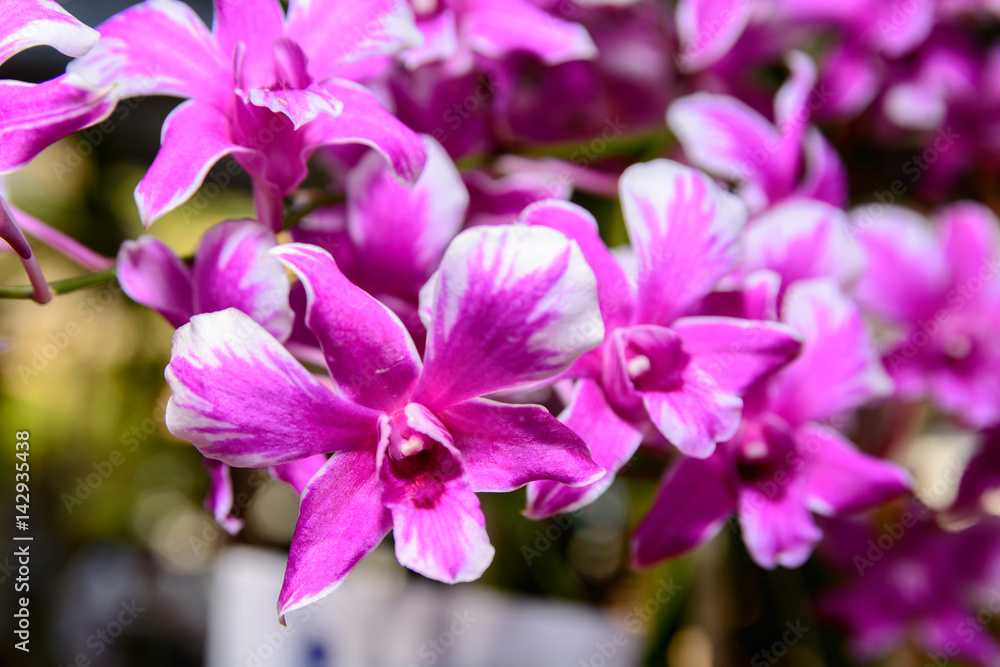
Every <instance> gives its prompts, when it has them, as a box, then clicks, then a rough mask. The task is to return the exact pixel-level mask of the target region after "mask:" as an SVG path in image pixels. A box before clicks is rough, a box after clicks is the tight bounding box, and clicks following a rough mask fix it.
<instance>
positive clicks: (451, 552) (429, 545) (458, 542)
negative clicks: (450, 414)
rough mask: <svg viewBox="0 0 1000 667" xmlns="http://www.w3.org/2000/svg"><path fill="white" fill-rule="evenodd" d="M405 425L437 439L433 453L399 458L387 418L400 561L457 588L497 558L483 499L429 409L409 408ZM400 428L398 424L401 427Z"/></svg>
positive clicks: (384, 469) (385, 458)
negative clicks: (475, 491) (474, 490)
mask: <svg viewBox="0 0 1000 667" xmlns="http://www.w3.org/2000/svg"><path fill="white" fill-rule="evenodd" d="M405 420H406V425H407V427H408V428H409V429H410V430H413V431H418V432H420V433H423V435H425V436H428V437H429V438H430V439H431V440H433V441H434V442H433V444H432V445H431V447H430V449H426V450H423V451H420V452H418V453H416V454H413V455H404V457H403V458H402V459H400V458H399V457H398V454H399V452H398V451H397V452H395V455H394V452H393V448H392V446H391V444H390V443H391V442H392V437H393V434H392V433H391V428H392V427H391V426H390V421H389V419H388V418H387V417H385V416H383V418H382V419H381V421H380V426H381V429H382V435H381V441H380V443H379V463H378V466H379V479H380V482H381V488H382V498H383V502H384V503H385V506H386V507H387V508H388V509H389V510H390V511H391V512H392V521H393V538H394V540H395V542H396V559H397V560H398V561H399V563H400V564H401V565H403V566H405V567H408V568H410V569H411V570H413V571H415V572H418V573H420V574H422V575H424V576H425V577H429V578H431V579H436V580H438V581H443V582H445V583H449V584H453V583H458V582H463V581H473V580H475V579H478V578H479V577H480V576H481V575H482V573H483V572H484V571H485V570H486V568H487V567H489V564H490V562H491V561H492V560H493V554H494V549H493V547H492V546H491V545H490V541H489V537H488V536H487V535H486V521H485V519H484V517H483V512H482V510H481V509H480V507H479V499H478V498H476V494H475V493H474V492H473V490H472V486H471V484H470V483H469V480H468V479H467V478H466V477H465V475H464V474H463V471H464V465H463V460H462V456H461V454H460V453H459V452H458V451H457V450H456V449H455V448H454V446H453V444H452V441H451V440H452V437H451V435H450V434H449V433H448V431H447V430H446V429H445V427H444V426H443V424H442V423H441V422H440V421H439V420H438V419H437V417H435V416H434V414H433V413H431V412H430V411H429V410H427V408H425V407H423V406H421V405H417V404H410V405H408V406H407V407H406V410H405ZM396 426H397V427H398V424H396Z"/></svg>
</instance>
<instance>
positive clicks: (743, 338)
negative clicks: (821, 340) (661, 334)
mask: <svg viewBox="0 0 1000 667" xmlns="http://www.w3.org/2000/svg"><path fill="white" fill-rule="evenodd" d="M671 328H672V329H673V330H674V331H675V332H676V333H677V335H678V336H680V339H681V342H682V344H683V346H684V351H685V352H687V353H688V354H689V355H691V363H692V364H695V365H696V366H697V367H698V368H700V369H702V370H704V371H705V372H706V373H708V374H709V375H710V376H711V377H712V379H713V380H715V383H716V384H717V385H718V386H719V388H720V389H722V390H724V391H727V392H730V393H733V394H742V393H743V392H745V391H746V390H747V389H749V388H750V386H751V385H752V384H754V383H755V382H757V381H758V380H760V379H761V378H763V377H766V376H767V375H769V374H771V373H773V372H774V371H776V370H778V369H779V368H781V367H782V366H784V365H785V364H787V363H788V362H789V361H791V360H792V359H794V358H795V357H796V356H798V354H799V352H800V351H801V350H802V337H801V336H800V335H799V334H798V333H797V332H796V331H795V330H794V329H792V328H791V327H788V326H786V325H783V324H778V323H777V322H763V321H750V320H740V319H736V318H729V317H685V318H682V319H680V320H677V321H676V322H675V323H674V324H673V326H672V327H671Z"/></svg>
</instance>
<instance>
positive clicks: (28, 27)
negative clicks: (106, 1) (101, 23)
mask: <svg viewBox="0 0 1000 667" xmlns="http://www.w3.org/2000/svg"><path fill="white" fill-rule="evenodd" d="M0 35H3V41H2V42H0V63H2V62H4V61H6V60H7V59H8V58H10V57H11V56H12V55H14V54H15V53H19V52H21V51H23V50H25V49H28V48H31V47H32V46H43V45H46V46H51V47H53V48H54V49H56V50H58V51H59V52H60V53H64V54H66V55H67V56H73V57H77V56H82V55H83V54H85V53H86V52H87V51H89V50H90V48H91V47H92V46H94V44H96V43H97V39H98V37H100V35H99V34H98V33H97V31H96V30H94V29H93V28H90V27H88V26H85V25H84V24H83V23H80V21H78V20H77V19H76V18H74V17H73V16H72V15H71V14H70V13H69V12H67V11H66V10H65V9H63V8H62V7H60V6H59V4H58V3H57V2H55V1H54V0H21V1H20V2H16V3H9V4H8V5H6V6H5V7H4V11H3V15H2V16H0Z"/></svg>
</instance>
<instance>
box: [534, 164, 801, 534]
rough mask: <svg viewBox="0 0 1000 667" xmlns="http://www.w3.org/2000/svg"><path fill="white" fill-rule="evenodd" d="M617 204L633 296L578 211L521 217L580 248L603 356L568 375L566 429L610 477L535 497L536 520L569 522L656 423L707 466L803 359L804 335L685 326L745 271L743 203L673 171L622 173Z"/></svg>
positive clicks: (551, 206) (698, 320) (696, 176)
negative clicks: (740, 264)
mask: <svg viewBox="0 0 1000 667" xmlns="http://www.w3.org/2000/svg"><path fill="white" fill-rule="evenodd" d="M621 199H622V208H623V210H624V214H625V224H626V226H627V227H628V231H629V236H630V237H631V239H632V244H633V247H634V250H635V254H636V256H637V260H638V276H637V281H636V283H637V284H636V288H633V286H632V284H631V283H630V281H629V279H628V278H627V277H626V274H625V272H624V271H623V269H622V268H621V267H620V266H619V265H618V263H617V262H616V261H615V259H614V258H613V257H612V255H611V253H610V252H609V251H608V250H607V248H606V247H605V245H604V244H603V242H602V241H601V239H600V237H599V236H598V234H597V225H596V223H595V221H594V219H593V218H592V217H591V216H590V215H589V214H588V213H587V212H586V211H584V210H583V209H580V208H578V207H576V206H573V205H571V204H566V203H561V202H551V203H549V202H543V203H540V204H536V205H534V206H532V207H530V208H529V209H528V210H527V211H526V212H525V214H524V218H525V220H526V221H528V222H529V223H530V224H536V225H545V226H549V227H552V228H554V229H558V230H560V231H562V232H564V233H565V234H566V235H567V236H569V237H570V238H572V239H574V240H575V241H576V242H577V243H579V244H580V247H581V248H582V249H583V253H584V255H585V256H586V257H587V261H588V262H589V263H590V265H591V267H592V268H593V269H594V273H595V274H596V275H597V280H598V291H599V295H600V300H601V315H602V317H603V323H604V330H605V337H604V345H603V346H602V347H601V348H599V349H598V350H595V351H593V352H590V353H588V354H587V355H585V356H584V357H583V358H582V359H581V361H580V362H579V363H578V364H577V365H576V367H575V368H574V369H573V371H572V372H571V373H570V375H573V376H576V377H579V378H581V379H580V381H579V383H578V385H577V388H576V392H575V395H574V397H573V398H572V400H571V402H570V404H569V406H568V407H567V409H566V413H565V414H564V415H563V419H564V421H565V423H566V424H567V425H569V426H570V428H572V429H573V430H574V431H575V432H576V433H578V434H579V435H580V436H581V437H582V438H583V439H584V440H585V441H586V442H587V444H588V445H590V447H591V450H592V451H593V453H594V460H595V461H597V462H598V463H599V464H600V465H602V466H604V467H605V468H606V469H607V470H609V471H610V472H609V474H608V476H607V477H605V478H604V479H602V480H601V481H600V482H599V483H598V484H596V485H593V486H590V487H587V488H570V487H566V486H564V485H559V484H556V483H553V482H538V483H535V484H532V485H530V486H529V488H528V510H527V514H528V516H531V517H544V516H549V515H551V514H555V513H557V512H565V511H571V510H573V509H575V508H577V507H581V506H583V505H585V504H587V503H589V502H591V501H592V500H593V499H594V498H596V497H597V496H598V495H600V494H601V493H602V492H603V491H604V490H605V489H606V488H607V486H608V485H609V484H610V480H609V478H610V477H611V473H613V472H615V471H617V470H618V469H620V468H621V467H622V466H623V465H624V464H625V462H626V461H628V460H629V458H631V456H632V454H633V453H634V452H635V450H636V448H638V446H639V444H640V443H641V441H642V439H643V437H644V435H645V433H646V427H647V425H648V424H649V423H650V422H651V423H652V425H653V427H655V429H656V430H657V431H658V432H659V433H660V434H661V435H662V436H663V437H665V438H666V439H667V440H668V441H669V442H670V443H672V444H673V445H674V446H676V447H677V449H679V450H680V451H681V452H682V453H684V454H685V455H688V456H693V457H697V458H705V457H708V456H710V455H711V454H712V452H713V451H714V450H715V447H716V443H718V442H724V441H726V440H729V439H730V438H732V437H733V436H734V435H735V434H736V430H737V428H738V427H739V424H740V412H741V409H742V405H743V403H742V400H741V399H740V395H741V394H742V392H743V391H744V390H745V389H746V388H748V387H749V386H750V385H751V384H752V383H753V382H755V381H756V380H757V379H758V378H760V377H762V376H764V375H766V374H767V373H770V372H772V371H774V370H775V369H777V368H779V367H781V366H782V365H784V364H786V363H787V362H788V361H789V360H791V359H792V358H794V357H795V355H796V354H798V352H799V348H800V342H799V337H798V335H797V334H796V333H795V332H794V331H792V330H791V329H790V328H788V327H787V326H785V325H783V324H778V323H771V322H759V323H752V322H748V321H745V320H737V319H732V318H725V317H685V314H686V313H687V311H689V309H691V308H692V306H694V305H695V304H696V303H697V302H698V301H699V300H700V299H701V298H702V297H704V296H705V295H706V294H707V293H708V292H709V291H710V290H711V289H712V288H713V287H714V286H715V285H716V283H717V282H718V281H719V280H720V279H721V278H722V277H723V276H725V275H727V274H728V273H729V272H730V271H731V270H732V269H733V267H734V266H735V265H736V262H737V261H738V259H739V242H740V239H741V236H742V232H743V225H744V223H745V221H746V208H745V207H744V206H743V204H742V202H740V200H739V199H737V198H736V197H734V196H732V195H730V194H729V193H727V192H725V191H723V190H721V189H719V188H718V187H717V186H716V185H715V183H714V182H712V180H711V179H709V178H708V177H707V176H705V175H704V174H702V173H700V172H697V171H695V170H693V169H690V168H687V167H684V166H682V165H680V164H677V163H675V162H670V161H668V160H657V161H654V162H650V163H646V164H638V165H633V166H631V167H629V168H628V169H626V170H625V173H624V174H623V175H622V178H621Z"/></svg>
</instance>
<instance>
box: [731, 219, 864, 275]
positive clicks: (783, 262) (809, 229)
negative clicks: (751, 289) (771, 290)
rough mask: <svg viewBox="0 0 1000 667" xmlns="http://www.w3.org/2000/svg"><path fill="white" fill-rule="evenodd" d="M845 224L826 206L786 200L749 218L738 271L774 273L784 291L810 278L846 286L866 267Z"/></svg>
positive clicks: (845, 222)
mask: <svg viewBox="0 0 1000 667" xmlns="http://www.w3.org/2000/svg"><path fill="white" fill-rule="evenodd" d="M848 224H849V223H848V219H847V214H846V213H844V212H843V211H842V210H841V209H839V208H836V207H834V206H831V205H830V204H825V203H823V202H819V201H812V200H809V199H791V200H786V201H784V202H782V203H779V204H777V205H776V206H773V207H772V208H770V209H768V210H767V211H765V212H764V213H762V214H761V215H759V216H757V217H756V218H754V221H753V224H752V225H751V226H750V228H749V230H748V231H747V235H746V245H745V248H746V250H745V257H744V260H743V268H744V270H746V271H757V270H761V269H767V270H771V271H774V272H776V273H778V274H779V275H780V276H781V278H782V283H783V285H784V287H787V286H788V285H790V284H791V283H793V282H796V281H798V280H807V279H809V278H833V279H834V280H835V281H836V282H837V283H838V284H839V285H841V286H842V287H846V286H848V285H850V284H852V283H853V281H854V280H855V279H857V278H858V277H860V275H861V273H862V271H863V270H864V266H865V258H864V255H863V252H862V249H861V248H860V247H859V246H858V244H856V243H854V241H853V239H852V238H851V237H850V235H849V233H848Z"/></svg>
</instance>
